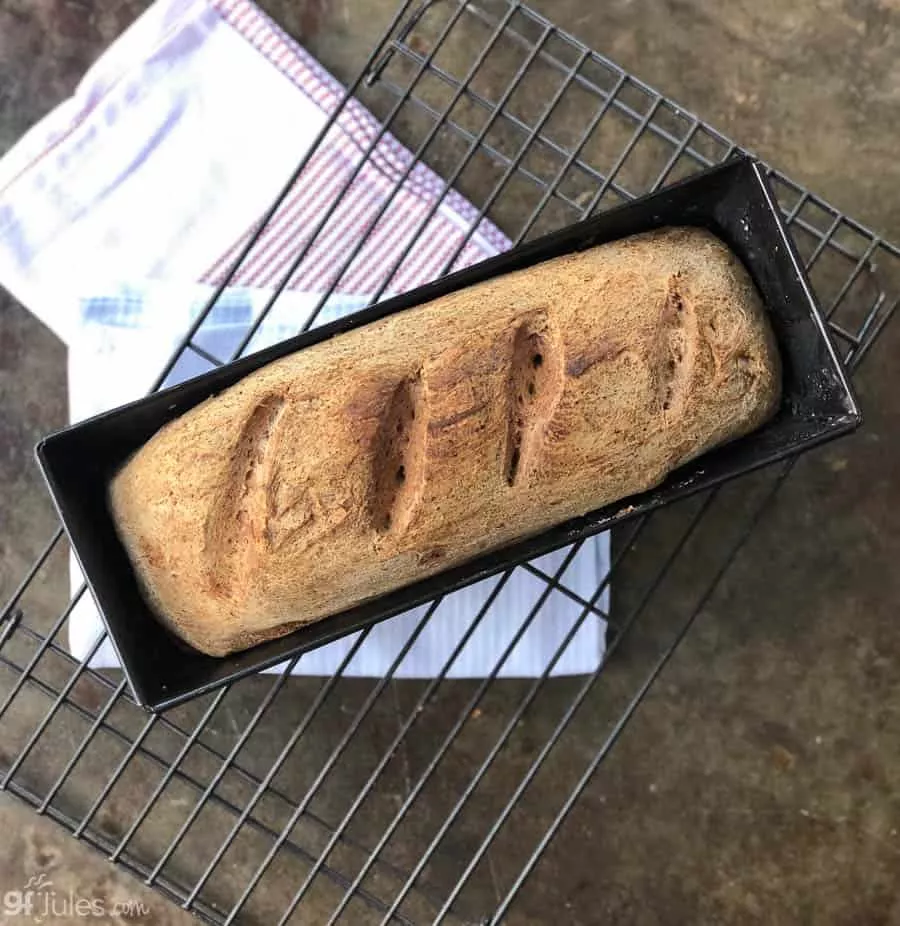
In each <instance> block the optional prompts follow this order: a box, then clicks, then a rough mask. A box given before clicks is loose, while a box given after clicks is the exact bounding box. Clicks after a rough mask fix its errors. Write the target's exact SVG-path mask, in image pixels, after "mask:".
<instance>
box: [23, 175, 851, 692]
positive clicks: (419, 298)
mask: <svg viewBox="0 0 900 926" xmlns="http://www.w3.org/2000/svg"><path fill="white" fill-rule="evenodd" d="M667 225H669V226H670V225H697V226H703V227H705V228H708V229H710V230H711V231H712V232H714V233H715V234H717V235H718V236H719V237H721V238H722V239H723V240H724V241H725V242H726V243H727V244H728V245H729V246H730V247H731V249H732V250H733V251H734V252H735V253H736V254H737V255H738V257H740V259H741V260H742V261H743V262H744V264H745V265H746V267H747V268H748V270H749V271H750V273H751V275H752V277H753V279H754V281H755V282H756V285H757V286H758V287H759V290H760V292H761V293H762V297H763V300H764V302H765V304H766V307H767V309H768V312H769V315H770V318H771V323H772V326H773V328H774V330H775V335H776V337H777V339H778V345H779V348H780V351H781V356H782V360H783V365H784V386H783V388H784V398H783V401H782V407H781V409H780V411H779V412H778V414H777V415H776V417H775V418H774V419H773V420H772V421H770V422H769V423H768V424H767V425H766V426H765V427H763V428H762V429H760V430H759V431H757V432H755V433H753V434H750V435H748V436H747V437H744V438H742V439H741V440H738V441H735V442H733V443H731V444H729V445H727V446H725V447H722V448H719V449H717V450H714V451H712V452H710V453H708V454H706V455H704V456H703V457H702V459H700V460H698V461H696V462H693V463H690V464H689V465H687V466H685V467H683V468H682V469H680V470H679V471H678V472H675V473H673V474H672V475H671V476H670V478H669V479H667V480H666V482H665V483H664V484H663V485H662V486H660V487H659V488H657V489H655V490H654V491H652V492H647V493H644V494H642V495H639V496H635V497H632V498H629V499H627V500H625V501H622V502H619V503H617V504H614V505H610V506H608V507H606V508H603V509H601V510H599V511H595V512H593V513H591V514H588V515H586V516H584V517H582V518H577V519H575V520H572V521H568V522H567V523H565V524H561V525H560V526H558V527H556V528H554V529H552V530H549V531H546V532H545V533H542V534H540V535H539V536H537V537H531V538H529V539H527V540H524V541H522V542H520V543H516V544H514V545H512V546H510V547H507V548H505V549H503V550H499V551H496V552H494V553H490V554H487V555H485V556H481V557H479V558H478V559H476V560H474V561H472V562H469V563H466V564H465V565H462V566H459V567H457V568H454V569H449V570H447V571H446V572H444V573H441V574H440V575H437V576H434V577H432V578H429V579H426V580H424V581H421V582H417V583H415V584H413V585H409V586H407V587H405V588H402V589H399V590H397V591H394V592H391V593H390V594H387V595H383V596H381V597H380V598H378V599H377V600H374V601H370V602H368V603H367V604H364V605H361V606H359V607H355V608H352V609H350V610H348V611H344V612H343V613H341V614H338V615H336V616H334V617H329V618H326V619H325V620H322V621H319V622H317V623H314V624H311V625H310V626H308V627H304V628H301V629H299V630H297V631H295V632H294V633H291V634H290V635H288V636H286V637H282V638H281V639H279V640H274V641H271V642H269V643H264V644H262V645H260V646H257V647H254V648H253V649H250V650H247V651H245V652H242V653H238V654H236V655H233V656H229V657H226V658H224V659H214V658H211V657H208V656H204V655H202V654H201V653H198V652H195V651H194V650H192V649H190V648H189V647H187V646H186V645H184V644H183V643H182V642H181V641H179V640H178V639H177V638H175V637H174V636H172V635H171V634H170V633H169V632H168V631H167V630H166V629H165V628H164V627H163V626H162V624H160V623H159V622H158V621H157V620H156V619H155V618H154V617H153V615H152V613H151V612H150V610H149V608H148V607H147V605H146V604H145V603H144V600H143V598H142V597H141V594H140V592H139V590H138V585H137V582H136V580H135V575H134V573H133V571H132V569H131V566H130V564H129V561H128V559H127V557H126V554H125V550H124V549H123V547H122V545H121V544H120V543H119V540H118V538H117V537H116V533H115V530H114V528H113V523H112V519H111V517H110V514H109V510H108V508H107V503H106V491H107V485H108V483H109V481H110V479H111V477H112V476H113V474H114V473H115V472H116V471H117V470H118V468H119V467H120V466H121V465H122V464H123V463H124V462H125V460H126V459H127V458H128V457H129V455H130V454H131V453H132V452H133V451H135V450H136V449H137V448H138V447H139V446H140V445H141V444H143V443H144V442H145V441H147V440H148V439H149V438H150V437H152V435H153V434H154V433H155V432H156V431H157V430H158V429H159V428H160V427H162V426H163V425H164V424H166V423H167V422H169V421H171V420H172V419H173V418H176V417H178V416H179V415H181V414H183V413H184V412H186V411H187V410H188V409H190V408H193V406H195V405H197V404H198V403H200V402H202V401H203V400H205V399H207V398H209V397H210V396H213V395H215V394H217V393H219V392H221V391H222V390H223V389H226V388H228V387H229V386H231V385H232V384H233V383H235V382H237V381H238V380H239V379H241V378H242V377H243V376H246V375H247V374H248V373H251V372H253V371H254V370H256V369H258V368H259V367H261V366H263V365H264V364H266V363H269V362H270V361H271V360H275V359H276V358H279V357H283V356H285V355H286V354H290V353H292V352H293V351H297V350H302V349H303V348H305V347H308V346H310V345H311V344H316V343H318V342H319V341H323V340H325V339H326V338H330V337H334V336H335V335H338V334H340V333H341V332H344V331H347V330H349V329H351V328H356V327H358V326H359V325H365V324H367V323H369V322H372V321H375V320H377V319H380V318H383V317H384V316H386V315H390V314H392V313H394V312H401V311H403V310H404V309H408V308H410V307H411V306H415V305H418V304H420V303H423V302H427V301H428V300H430V299H433V298H435V297H436V296H441V295H443V294H445V293H448V292H452V291H454V290H458V289H462V288H463V287H465V286H470V285H471V284H473V283H478V282H480V281H482V280H486V279H488V278H490V277H496V276H500V275H501V274H504V273H508V272H510V271H512V270H519V269H521V268H523V267H529V266H531V265H532V264H536V263H539V262H541V261H544V260H547V259H549V258H552V257H556V256H558V255H561V254H566V253H569V252H572V251H577V250H582V249H584V248H589V247H592V246H594V245H597V244H601V243H603V242H606V241H612V240H614V239H616V238H622V237H625V236H627V235H633V234H637V233H639V232H644V231H649V230H651V229H654V228H660V227H663V226H667ZM859 421H860V416H859V411H858V409H857V405H856V402H855V400H854V398H853V395H852V393H851V391H850V387H849V386H848V383H847V381H846V378H845V376H844V373H843V370H842V368H841V364H840V362H839V360H838V358H837V356H836V354H835V352H834V349H833V347H832V345H831V342H830V340H829V337H828V334H827V329H826V326H825V323H824V322H823V320H822V317H821V315H820V313H819V310H818V308H817V306H816V302H815V298H814V297H813V294H812V291H811V289H810V286H809V283H808V281H807V279H806V275H805V273H804V271H803V267H802V264H801V263H800V261H799V259H798V256H797V254H796V252H795V250H794V248H793V245H792V243H791V241H790V238H789V237H788V235H787V233H786V231H785V228H784V225H783V224H782V221H781V215H780V212H779V209H778V206H777V204H776V202H775V199H774V197H773V196H772V193H771V191H770V189H769V188H768V185H767V183H766V180H765V174H764V169H763V168H762V166H761V165H759V164H758V163H757V162H755V161H753V160H752V159H749V158H737V159H735V160H732V161H729V162H727V163H725V164H723V165H721V166H719V167H716V168H713V169H711V170H709V171H706V172H705V173H703V174H698V175H696V176H695V177H692V178H690V179H688V180H686V181H684V182H682V183H679V184H676V185H674V186H671V187H669V188H667V189H665V190H662V191H661V192H658V193H654V194H652V195H649V196H645V197H643V198H642V199H638V200H636V201H635V202H633V203H630V204H628V205H625V206H622V207H620V208H617V209H614V210H611V211H610V212H606V213H604V214H602V215H598V216H596V217H594V218H591V219H588V220H587V221H584V222H581V223H579V224H577V225H573V226H571V227H569V228H566V229H563V230H561V231H559V232H556V233H554V234H551V235H548V236H547V237H545V238H541V239H540V240H537V241H534V242H531V243H529V244H526V245H524V246H522V247H520V248H516V249H515V250H513V251H510V252H508V253H506V254H502V255H500V256H499V257H495V258H493V259H491V260H488V261H485V262H483V263H481V264H478V265H477V266H475V267H471V268H469V269H466V270H463V271H461V272H459V273H455V274H453V275H451V276H448V277H445V278H444V279H442V280H439V281H437V282H435V283H431V284H429V285H428V286H423V287H421V288H420V289H417V290H415V291H414V292H410V293H406V294H404V295H402V296H397V297H396V298H393V299H389V300H388V301H386V302H383V303H381V304H380V305H376V306H374V307H372V308H369V309H366V310H364V311H361V312H357V313H356V314H354V315H352V316H349V317H347V318H345V319H342V320H340V321H338V322H335V323H333V324H329V325H327V326H323V327H321V328H317V329H315V330H313V331H309V332H307V333H305V334H302V335H300V336H299V337H296V338H292V339H291V340H288V341H285V342H283V343H281V344H278V345H276V346H274V347H271V348H269V349H267V350H264V351H260V352H259V353H256V354H253V355H251V356H249V357H245V358H243V359H241V360H238V361H237V362H235V363H232V364H229V365H228V366H223V367H220V368H219V369H216V370H213V371H211V372H209V373H207V374H204V375H203V376H200V377H197V378H196V379H192V380H189V381H188V382H185V383H182V384H180V385H178V386H175V387H174V388H171V389H167V390H165V391H163V392H157V393H154V394H152V395H149V396H147V397H146V398H144V399H141V400H139V401H137V402H133V403H132V404H130V405H126V406H123V407H122V408H118V409H115V410H113V411H110V412H107V413H106V414H103V415H99V416H98V417H96V418H92V419H90V420H89V421H85V422H83V423H81V424H77V425H75V426H73V427H70V428H67V429H66V430H64V431H60V432H59V433H57V434H53V435H51V436H49V437H47V438H45V439H44V440H43V441H41V443H40V444H39V445H38V447H37V456H38V460H39V462H40V465H41V467H42V469H43V471H44V475H45V477H46V480H47V483H48V485H49V487H50V491H51V493H52V495H53V498H54V501H55V503H56V506H57V508H58V510H59V514H60V517H61V518H62V522H63V524H64V526H65V528H66V530H67V531H68V534H69V537H70V538H71V541H72V545H73V547H74V550H75V553H76V555H77V557H78V559H79V561H80V563H81V567H82V569H83V571H84V574H85V576H86V577H87V581H88V584H89V586H90V588H91V591H92V592H93V594H94V598H95V599H96V601H97V604H98V605H99V608H100V612H101V614H102V616H103V619H104V621H105V622H106V626H107V628H108V630H109V634H110V637H111V639H112V642H113V644H114V646H115V648H116V651H117V652H118V655H119V658H120V659H121V661H122V665H123V667H124V669H125V673H126V675H127V677H128V681H129V683H130V685H131V688H132V691H133V692H134V695H135V698H136V699H137V700H138V701H139V702H140V704H142V705H144V706H145V707H148V708H150V709H153V710H161V709H163V708H166V707H170V706H172V705H174V704H177V703H179V702H181V701H184V700H186V699H188V698H190V697H193V696H195V695H199V694H202V693H204V692H207V691H209V690H210V689H213V688H215V687H217V686H220V685H222V684H224V683H226V682H229V681H232V680H234V679H237V678H240V677H241V676H244V675H247V674H249V673H252V672H258V671H259V670H260V669H263V668H266V667H268V666H272V665H275V664H276V663H279V662H281V661H282V660H284V659H286V658H288V657H290V656H293V655H295V654H297V653H300V652H303V651H304V650H308V649H313V648H315V647H317V646H321V645H322V644H324V643H328V642H330V641H331V640H334V639H336V638H338V637H341V636H343V635H345V634H348V633H351V632H353V631H356V630H359V629H360V628H362V627H365V626H367V625H369V624H373V623H376V622H378V621H381V620H384V619H385V618H388V617H392V616H393V615H396V614H399V613H400V612H402V611H406V610H407V609H409V608H412V607H414V606H416V605H419V604H421V603H423V602H425V601H427V600H429V599H431V598H434V597H436V596H438V595H441V594H443V593H445V592H450V591H453V590H454V589H457V588H459V587H461V586H463V585H466V584H468V583H470V582H474V581H477V580H480V579H483V578H485V577H487V576H490V575H492V574H494V573H497V572H499V571H501V570H503V569H504V568H506V567H508V566H511V565H513V564H515V563H518V562H521V561H523V560H528V559H531V558H533V557H536V556H539V555H542V554H544V553H547V552H549V551H550V550H553V549H555V548H557V547H560V546H562V545H564V544H569V543H572V542H573V541H575V540H578V539H580V538H583V537H587V536H589V535H591V534H596V533H598V532H599V531H603V530H606V529H607V528H609V527H611V526H612V525H614V524H617V523H619V522H621V521H623V520H625V519H626V518H629V517H634V516H636V515H639V514H641V513H643V512H646V511H649V510H651V509H653V508H657V507H659V506H660V505H663V504H665V503H667V502H669V501H672V500H673V499H677V498H682V497H683V496H686V495H688V494H690V493H692V492H696V491H698V490H700V489H704V488H707V487H709V486H712V485H714V484H716V483H720V482H723V481H724V480H727V479H731V478H733V477H735V476H739V475H741V474H742V473H746V472H748V471H750V470H753V469H756V468H757V467H760V466H764V465H766V464H768V463H773V462H775V461H777V460H780V459H782V458H784V457H787V456H790V455H793V454H796V453H798V452H799V451H801V450H805V449H807V448H809V447H812V446H813V445H815V444H818V443H821V442H823V441H825V440H829V439H831V438H833V437H836V436H837V435H839V434H842V433H845V432H847V431H850V430H852V429H853V428H854V427H856V426H857V424H858V423H859ZM299 616H300V615H298V617H299Z"/></svg>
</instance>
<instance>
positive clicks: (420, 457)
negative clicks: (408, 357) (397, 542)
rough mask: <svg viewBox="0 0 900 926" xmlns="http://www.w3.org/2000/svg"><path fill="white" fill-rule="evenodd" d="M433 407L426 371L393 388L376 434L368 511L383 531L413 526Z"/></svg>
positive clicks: (378, 528)
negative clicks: (431, 408) (429, 401)
mask: <svg viewBox="0 0 900 926" xmlns="http://www.w3.org/2000/svg"><path fill="white" fill-rule="evenodd" d="M427 440H428V407H427V402H426V396H425V384H424V382H423V379H422V374H421V372H418V373H416V374H414V375H413V376H409V377H406V378H405V379H403V380H401V381H400V382H399V383H398V384H397V387H396V388H395V389H394V391H393V393H392V395H391V397H390V399H389V400H388V403H387V406H386V407H385V410H384V413H383V414H382V416H381V421H380V423H379V426H378V432H377V433H376V435H375V443H374V452H373V454H372V488H371V495H370V499H369V514H370V516H371V519H372V523H373V524H374V526H375V530H376V531H378V533H379V534H386V533H388V532H391V533H395V534H396V533H402V532H403V531H404V530H406V528H407V527H408V526H409V523H410V521H411V520H412V518H413V515H414V514H415V513H416V509H417V507H418V505H419V502H420V501H421V498H422V490H423V488H424V486H425V450H426V445H427Z"/></svg>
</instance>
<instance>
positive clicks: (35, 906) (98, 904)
mask: <svg viewBox="0 0 900 926" xmlns="http://www.w3.org/2000/svg"><path fill="white" fill-rule="evenodd" d="M0 900H2V902H0V913H3V914H4V915H5V916H7V917H15V916H21V917H28V918H29V920H30V921H31V922H36V923H42V922H43V921H44V920H46V919H49V918H50V917H53V918H57V919H62V920H79V919H100V918H102V917H119V918H120V919H129V918H133V919H138V918H140V917H144V916H147V915H148V914H149V913H150V908H149V907H148V906H147V905H146V904H145V903H141V902H140V901H139V900H124V901H116V902H115V903H110V902H108V901H106V900H101V899H100V898H97V897H80V896H79V895H78V894H76V893H75V892H74V891H68V892H67V893H64V892H62V891H57V890H55V889H54V887H53V882H52V881H51V880H50V879H49V878H48V877H47V876H46V875H44V874H39V875H34V876H33V877H31V878H29V879H28V881H27V882H26V883H25V886H24V887H23V888H22V889H21V890H18V891H5V892H4V893H3V896H2V898H0Z"/></svg>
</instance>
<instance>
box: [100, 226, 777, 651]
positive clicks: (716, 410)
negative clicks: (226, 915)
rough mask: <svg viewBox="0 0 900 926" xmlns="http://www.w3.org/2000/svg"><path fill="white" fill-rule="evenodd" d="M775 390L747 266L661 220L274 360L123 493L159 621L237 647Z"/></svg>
mask: <svg viewBox="0 0 900 926" xmlns="http://www.w3.org/2000/svg"><path fill="white" fill-rule="evenodd" d="M779 398H780V368H779V361H778V354H777V350H776V347H775V342H774V339H773V336H772V332H771V330H770V328H769V325H768V323H767V321H766V318H765V312H764V309H763V306H762V303H761V301H760V298H759V295H758V294H757V292H756V290H755V288H754V286H753V284H752V282H751V280H750V277H749V275H748V274H747V272H746V270H745V269H744V267H743V266H742V265H741V263H740V262H739V261H738V260H737V258H736V257H735V256H734V255H733V254H732V253H731V252H730V251H729V250H728V248H727V247H726V246H725V245H724V244H723V243H722V242H721V241H719V240H718V239H717V238H715V237H714V236H713V235H711V234H710V233H708V232H705V231H702V230H700V229H693V228H672V229H663V230H661V231H658V232H653V233H650V234H645V235H638V236H635V237H632V238H628V239H624V240H622V241H617V242H614V243H611V244H606V245H602V246H600V247H596V248H593V249H591V250H587V251H583V252H579V253H576V254H571V255H568V256H565V257H560V258H557V259H554V260H551V261H547V262H546V263H543V264H540V265H538V266H536V267H532V268H530V269H528V270H523V271H519V272H516V273H512V274H509V275H507V276H504V277H501V278H497V279H494V280H490V281H487V282H485V283H481V284H479V285H477V286H473V287H470V288H468V289H465V290H462V291H460V292H456V293H453V294H451V295H448V296H444V297H442V298H440V299H436V300H434V301H433V302H430V303H427V304H425V305H422V306H419V307H417V308H414V309H410V310H408V311H405V312H401V313H399V314H397V315H394V316H391V317H390V318H386V319H384V320H382V321H380V322H376V323H374V324H371V325H367V326H365V327H362V328H358V329H356V330H354V331H350V332H347V333H345V334H341V335H339V336H337V337H335V338H333V339H331V340H328V341H324V342H322V343H320V344H317V345H315V346H313V347H310V348H307V349H306V350H303V351H300V352H298V353H296V354H294V355H291V356H288V357H285V358H283V359H282V360H278V361H276V362H274V363H272V364H270V365H268V366H266V367H264V368H263V369H261V370H258V371H257V372H255V373H253V374H252V375H250V376H248V377H246V378H245V379H243V380H242V381H240V382H239V383H237V384H236V385H235V386H233V387H232V388H230V389H229V390H227V391H226V392H224V393H222V394H221V395H219V396H217V397H215V398H213V399H210V400H208V401H207V402H205V403H203V404H202V405H200V406H198V407H197V408H195V409H193V410H191V411H190V412H188V413H187V414H185V415H184V416H182V417H181V418H179V419H177V420H176V421H174V422H172V423H171V424H169V425H167V426H166V427H164V428H162V429H161V430H160V431H159V432H158V433H157V434H156V435H155V436H154V437H153V438H152V439H151V440H150V441H149V442H148V443H147V444H146V445H144V446H143V447H142V448H141V449H140V450H139V451H138V452H137V453H136V454H135V455H134V456H133V457H132V459H131V460H130V461H129V462H128V464H127V465H126V466H125V467H124V468H123V469H122V471H121V472H120V473H119V474H118V475H117V476H116V478H115V480H114V481H113V483H112V486H111V490H110V502H111V507H112V511H113V514H114V517H115V521H116V525H117V529H118V531H119V535H120V537H121V539H122V541H123V543H124V544H125V547H126V548H127V551H128V554H129V556H130V558H131V561H132V563H133V565H134V567H135V570H136V572H137V574H138V576H139V578H140V581H141V584H142V587H143V589H144V592H145V595H146V597H147V599H148V601H149V602H150V603H151V605H152V607H153V609H154V611H155V612H156V613H157V614H158V615H159V617H160V618H161V619H162V620H163V621H164V622H165V623H166V624H167V625H168V626H169V627H170V628H171V629H172V630H173V631H174V632H176V633H177V634H178V635H179V636H180V637H182V638H183V639H184V640H185V641H187V642H188V643H189V644H191V645H192V646H194V647H196V648H197V649H199V650H201V651H203V652H205V653H209V654H210V655H215V656H222V655H225V654H227V653H230V652H234V651H237V650H241V649H245V648H246V647H248V646H251V645H254V644H256V643H259V642H261V641H263V640H267V639H271V638H273V637H277V636H280V635H282V634H284V633H287V632H289V631H290V630H293V629H294V628H296V627H297V626H299V625H301V624H304V623H308V622H311V621H315V620H318V619H320V618H322V617H325V616H327V615H329V614H334V613H336V612H339V611H341V610H343V609H345V608H347V607H350V606H351V605H353V604H356V603H359V602H361V601H364V600H366V599H369V598H372V597H375V596H377V595H380V594H383V593H384V592H386V591H389V590H391V589H395V588H398V587H400V586H402V585H406V584H408V583H410V582H413V581H415V580H418V579H421V578H423V577H425V576H428V575H430V574H433V573H435V572H438V571H441V570H444V569H446V568H448V567H450V566H454V565H457V564H459V563H462V562H464V561H465V560H468V559H470V558H472V557H474V556H476V555H478V554H480V553H483V552H484V551H486V550H490V549H493V548H497V547H501V546H503V545H505V544H508V543H510V542H511V541H514V540H517V539H521V538H523V537H526V536H529V535H533V534H535V533H538V532H540V531H542V530H544V529H546V528H548V527H550V526H552V525H554V524H557V523H559V522H561V521H564V520H566V519H568V518H571V517H574V516H577V515H581V514H584V513H585V512H588V511H591V510H593V509H596V508H600V507H602V506H603V505H606V504H608V503H610V502H614V501H617V500H619V499H623V498H626V497H627V496H629V495H633V494H635V493H637V492H641V491H644V490H646V489H649V488H651V487H653V486H655V485H657V484H658V483H660V482H661V481H662V480H663V479H664V478H665V477H666V475H667V474H668V473H670V472H671V471H672V470H673V469H675V468H676V467H678V466H679V465H681V464H682V463H685V462H686V461H688V460H690V459H692V458H694V457H696V456H698V455H699V454H702V453H703V452H704V451H706V450H708V449H709V448H711V447H713V446H715V445H717V444H721V443H723V442H725V441H728V440H733V439H734V438H736V437H739V436H741V435H743V434H746V433H748V432H749V431H752V430H753V429H755V428H757V427H758V426H759V425H761V424H762V423H763V422H764V421H765V420H766V419H767V418H769V417H770V416H771V415H772V414H773V413H774V411H775V409H776V407H777V405H778V402H779Z"/></svg>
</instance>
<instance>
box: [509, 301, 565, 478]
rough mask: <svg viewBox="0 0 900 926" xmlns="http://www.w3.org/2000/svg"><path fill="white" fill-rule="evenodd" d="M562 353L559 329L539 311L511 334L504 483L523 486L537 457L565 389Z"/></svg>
mask: <svg viewBox="0 0 900 926" xmlns="http://www.w3.org/2000/svg"><path fill="white" fill-rule="evenodd" d="M563 350H564V349H563V342H562V336H561V335H560V332H559V327H558V326H557V324H556V322H555V321H554V320H553V319H551V318H550V317H549V316H548V315H547V313H546V312H544V311H540V312H535V313H534V314H533V315H531V316H530V317H529V318H528V319H526V320H525V321H524V322H522V323H521V324H520V325H519V326H518V327H517V328H516V332H515V334H514V335H513V348H512V360H511V364H510V373H509V383H508V386H507V406H508V415H509V428H508V433H507V440H506V482H507V485H510V486H515V485H518V484H520V483H522V482H525V481H526V480H527V479H528V475H529V473H530V472H531V471H532V470H533V469H534V467H535V465H536V463H537V460H538V458H539V457H540V453H541V445H542V444H543V442H544V438H545V436H546V433H547V426H548V425H549V424H550V421H551V420H552V418H553V414H554V412H555V411H556V406H557V405H558V404H559V400H560V397H561V396H562V393H563V387H564V385H565V376H564V370H565V358H564V357H563Z"/></svg>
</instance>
